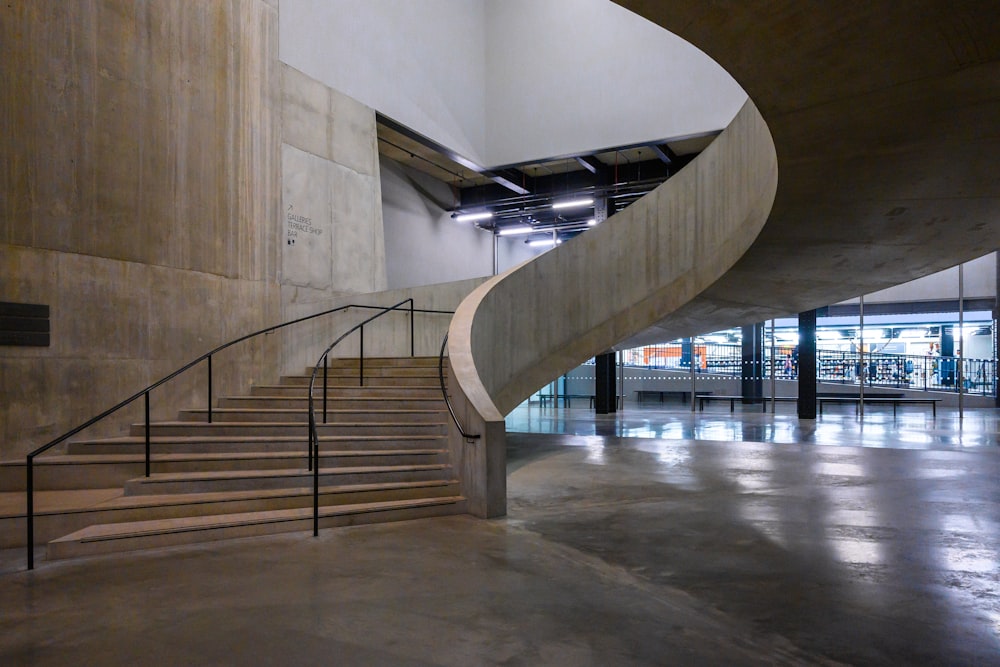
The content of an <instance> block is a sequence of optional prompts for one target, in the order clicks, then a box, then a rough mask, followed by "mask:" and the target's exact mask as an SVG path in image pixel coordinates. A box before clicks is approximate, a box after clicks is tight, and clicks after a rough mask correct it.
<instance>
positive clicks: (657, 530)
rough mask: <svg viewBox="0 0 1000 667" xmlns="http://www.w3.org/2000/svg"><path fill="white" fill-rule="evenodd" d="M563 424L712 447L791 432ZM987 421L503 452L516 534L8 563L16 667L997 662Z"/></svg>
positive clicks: (433, 533)
mask: <svg viewBox="0 0 1000 667" xmlns="http://www.w3.org/2000/svg"><path fill="white" fill-rule="evenodd" d="M536 412H537V409H536ZM547 412H548V413H549V415H548V418H549V419H554V420H556V422H557V423H562V424H564V425H565V424H569V425H576V426H574V427H578V426H579V425H582V424H584V423H586V422H587V421H588V420H589V421H590V423H591V424H592V427H593V428H595V429H596V428H597V427H596V426H593V425H595V424H601V426H600V428H601V429H611V430H614V429H619V428H621V426H620V425H619V424H627V423H632V421H638V422H644V423H646V424H647V426H655V424H656V423H658V422H660V421H665V422H666V421H669V420H670V419H676V420H677V421H678V423H686V424H688V425H689V427H690V428H691V429H693V431H692V432H694V433H699V432H703V431H704V429H706V428H707V429H708V432H710V433H714V432H715V431H714V430H713V429H716V428H721V427H718V426H716V424H718V423H722V422H728V423H729V428H730V430H737V428H740V429H743V432H744V433H747V432H750V431H752V429H753V428H758V427H759V428H764V427H765V426H767V424H768V423H769V422H773V421H775V420H776V418H773V417H770V416H763V415H759V414H756V413H754V414H746V415H741V414H736V415H733V416H730V415H729V414H728V413H725V414H719V415H709V416H707V417H701V418H699V417H698V416H697V415H696V416H691V415H690V414H689V413H688V414H686V413H685V412H684V411H683V410H676V411H670V410H663V411H642V412H641V413H639V412H634V413H630V412H629V411H626V412H625V414H624V415H619V416H612V417H609V418H603V417H602V418H600V419H594V418H593V416H589V418H588V415H587V412H588V411H585V410H552V409H549V410H548V411H547ZM977 414H978V415H979V417H978V418H974V419H972V420H971V421H970V420H969V418H968V416H967V418H966V420H963V428H962V432H961V433H960V434H959V433H953V434H952V439H953V440H961V439H964V438H968V437H970V431H972V430H978V431H980V433H979V436H980V438H981V440H982V443H981V444H979V445H975V446H966V445H961V447H962V450H961V451H959V449H958V447H956V446H954V445H953V444H948V443H946V436H945V434H944V432H946V431H949V430H952V431H954V430H955V429H954V426H955V421H954V420H952V419H951V416H950V415H945V416H942V417H939V418H938V420H937V422H936V423H935V424H934V425H933V426H934V429H935V430H937V431H939V432H940V433H939V434H938V435H937V436H935V437H937V438H940V439H941V440H940V441H939V444H932V445H927V444H925V445H923V446H922V447H923V449H921V450H914V449H897V448H893V447H892V445H894V444H901V445H903V446H907V447H908V446H910V445H912V444H913V443H909V442H907V441H906V440H905V439H901V436H900V434H899V433H898V432H893V431H892V429H890V428H888V425H887V424H885V423H883V424H882V426H883V427H885V428H884V430H883V439H882V442H881V443H880V444H881V445H882V447H879V448H876V447H858V446H856V445H852V444H850V440H851V436H850V430H851V423H853V424H854V426H853V430H854V432H855V436H856V437H855V440H856V441H862V440H863V439H864V438H863V437H862V433H861V432H862V431H864V432H868V431H870V430H871V429H872V427H873V426H875V425H876V423H877V420H876V422H875V423H865V424H864V427H863V428H861V427H860V425H859V422H857V421H856V420H853V418H852V416H849V415H840V416H839V417H840V418H838V419H834V418H833V417H829V418H828V417H827V416H824V419H823V420H820V421H817V422H816V423H815V428H813V429H803V430H800V431H799V433H800V434H803V433H805V434H806V436H807V437H812V438H816V437H817V435H816V434H817V433H818V434H820V435H821V436H822V434H824V433H827V432H828V431H827V430H825V429H824V428H821V427H823V426H834V425H835V426H836V429H835V430H833V431H832V433H834V434H835V435H834V436H830V437H829V439H827V440H826V441H825V442H823V443H815V442H791V443H783V442H776V443H770V442H752V441H728V442H727V441H725V440H719V439H708V438H704V439H693V438H690V437H686V436H684V435H683V433H682V434H681V435H680V436H678V437H674V436H669V437H667V438H664V437H621V436H617V435H598V434H589V435H574V434H551V433H542V434H539V433H510V434H508V442H509V445H510V446H509V454H510V459H509V461H510V464H509V479H508V486H509V491H510V506H509V515H508V517H507V518H506V519H501V520H495V521H479V520H475V519H471V518H468V517H449V518H445V519H435V520H428V521H413V522H404V523H399V524H390V525H383V526H373V527H358V528H349V529H344V530H331V531H327V532H325V533H323V534H322V535H321V536H320V537H319V538H311V537H309V536H307V535H302V534H294V535H284V536H275V537H268V538H260V539H252V540H241V541H233V542H228V543H218V544H209V545H201V546H194V547H185V548H174V549H166V550H160V551H151V552H146V553H141V554H133V555H128V556H116V557H105V558H94V559H89V560H81V561H77V562H66V563H44V562H43V563H42V564H41V565H40V567H39V569H38V570H36V571H35V572H33V573H26V572H23V571H19V570H18V569H17V568H18V567H19V566H20V565H22V563H21V559H22V558H23V555H22V554H20V553H17V552H7V553H4V554H3V562H2V571H3V574H0V608H2V609H3V610H4V613H3V615H2V618H0V663H2V664H12V665H14V664H16V665H55V664H64V663H67V662H70V661H73V662H76V663H83V664H101V665H115V664H126V663H128V664H135V663H137V662H141V663H143V664H365V665H371V664H414V665H430V664H434V665H459V664H461V665H478V664H533V665H535V664H538V665H542V664H544V665H586V664H594V665H597V664H600V665H634V664H644V665H710V664H727V665H743V664H834V663H846V664H858V665H901V664H933V665H936V664H948V665H994V664H1000V566H998V551H1000V512H998V509H1000V483H998V480H1000V448H998V447H997V445H996V443H997V438H996V428H995V424H996V418H997V417H996V413H994V412H993V411H977ZM671 415H672V416H671ZM877 416H878V415H870V416H869V418H870V419H873V420H874V419H875V418H876V417H877ZM779 417H780V416H779ZM889 417H890V418H891V413H890V415H889ZM517 418H518V416H517V414H515V415H513V416H512V420H516V419H517ZM913 418H914V419H917V417H916V416H914V417H913ZM544 420H545V417H544V415H541V414H539V415H538V420H537V423H541V422H543V421H544ZM777 421H781V420H780V419H778V420H777ZM903 421H904V422H907V420H903ZM537 423H536V425H537ZM803 423H805V422H803ZM990 429H992V430H990ZM761 432H762V433H765V434H766V432H767V431H766V429H765V430H763V431H761ZM774 432H775V433H781V432H782V430H781V429H776V430H775V431H774ZM824 437H826V436H824ZM864 437H867V436H864ZM987 441H989V442H987Z"/></svg>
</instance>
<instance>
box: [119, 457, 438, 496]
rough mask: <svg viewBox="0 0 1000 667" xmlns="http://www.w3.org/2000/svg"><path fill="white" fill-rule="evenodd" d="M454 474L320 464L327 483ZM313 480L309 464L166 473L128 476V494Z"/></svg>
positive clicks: (429, 468) (427, 467) (433, 467)
mask: <svg viewBox="0 0 1000 667" xmlns="http://www.w3.org/2000/svg"><path fill="white" fill-rule="evenodd" d="M451 474H452V470H451V466H450V465H448V464H446V463H427V464H418V465H398V466H394V465H375V466H351V467H346V466H345V467H338V468H320V471H319V478H320V480H319V483H320V484H321V485H323V486H336V485H341V484H377V483H382V482H418V481H426V480H432V479H450V478H451ZM312 483H313V473H312V472H310V471H308V470H306V469H305V468H292V469H286V470H235V471H217V472H193V473H163V474H154V475H150V476H149V477H136V478H134V479H130V480H128V481H127V482H125V495H127V496H134V495H144V494H145V495H163V494H168V493H210V492H215V491H250V490H260V489H283V488H293V487H304V486H311V485H312Z"/></svg>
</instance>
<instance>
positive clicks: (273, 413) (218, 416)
mask: <svg viewBox="0 0 1000 667" xmlns="http://www.w3.org/2000/svg"><path fill="white" fill-rule="evenodd" d="M322 408H323V406H322V401H320V404H319V405H314V406H313V410H314V413H313V414H314V415H315V416H316V419H317V421H318V422H323V417H324V411H323V409H322ZM445 414H446V411H445V408H444V406H443V404H442V405H441V406H439V407H435V408H434V409H426V408H424V409H420V408H411V409H389V408H382V409H378V410H364V409H362V410H357V409H355V410H350V409H334V408H332V407H329V406H328V407H327V410H326V412H325V416H326V423H328V424H332V423H336V424H340V423H343V422H348V423H358V424H361V423H364V424H368V423H372V424H377V423H383V422H390V423H398V422H408V423H411V424H424V423H427V422H440V421H442V420H443V419H444V416H445ZM178 421H193V422H205V421H208V410H207V409H205V408H195V409H191V410H181V411H180V413H179V414H178ZM212 421H213V422H225V423H229V422H243V423H246V422H289V423H293V424H302V425H305V424H306V423H307V422H308V421H309V410H308V408H306V407H299V408H260V409H252V408H213V409H212Z"/></svg>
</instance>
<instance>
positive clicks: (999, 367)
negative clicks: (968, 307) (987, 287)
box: [993, 251, 1000, 408]
mask: <svg viewBox="0 0 1000 667" xmlns="http://www.w3.org/2000/svg"><path fill="white" fill-rule="evenodd" d="M993 258H994V260H995V261H996V274H995V276H994V279H995V282H996V285H995V291H994V292H993V293H994V295H995V296H994V297H993V405H994V406H996V407H998V408H1000V343H998V341H1000V335H997V333H998V332H997V324H998V321H1000V251H998V252H995V253H993Z"/></svg>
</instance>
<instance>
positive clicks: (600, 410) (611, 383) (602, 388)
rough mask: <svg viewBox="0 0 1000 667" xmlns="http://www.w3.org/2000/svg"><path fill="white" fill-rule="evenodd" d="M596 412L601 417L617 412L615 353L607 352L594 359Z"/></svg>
mask: <svg viewBox="0 0 1000 667" xmlns="http://www.w3.org/2000/svg"><path fill="white" fill-rule="evenodd" d="M594 361H595V369H596V379H595V381H594V411H595V412H596V413H597V414H599V415H606V414H610V413H612V412H617V408H618V401H617V396H618V390H617V387H616V385H615V370H616V369H615V353H614V352H605V353H604V354H599V355H597V356H596V357H594Z"/></svg>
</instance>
